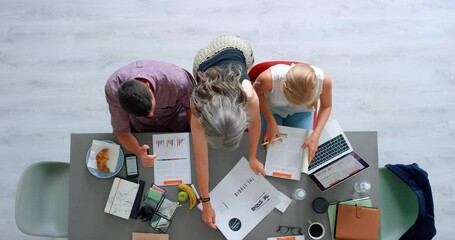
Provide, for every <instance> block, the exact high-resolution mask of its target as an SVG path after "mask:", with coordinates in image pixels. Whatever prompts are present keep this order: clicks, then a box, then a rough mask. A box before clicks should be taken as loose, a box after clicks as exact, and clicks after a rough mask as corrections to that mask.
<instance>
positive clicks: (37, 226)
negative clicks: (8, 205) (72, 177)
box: [15, 162, 70, 237]
mask: <svg viewBox="0 0 455 240" xmlns="http://www.w3.org/2000/svg"><path fill="white" fill-rule="evenodd" d="M69 169H70V165H69V163H66V162H37V163H33V164H31V165H30V166H28V167H27V168H26V169H25V170H24V172H23V173H22V175H21V177H20V179H19V184H18V186H17V192H16V206H15V212H16V225H17V226H18V228H19V229H20V230H21V231H22V232H23V233H25V234H28V235H32V236H42V237H67V235H68V200H69V173H70V171H69Z"/></svg>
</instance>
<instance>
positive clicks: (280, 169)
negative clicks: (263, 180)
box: [264, 126, 309, 181]
mask: <svg viewBox="0 0 455 240" xmlns="http://www.w3.org/2000/svg"><path fill="white" fill-rule="evenodd" d="M278 129H279V130H280V133H281V137H282V141H275V142H274V143H273V144H270V145H269V148H268V150H267V157H266V159H265V167H264V168H265V173H266V175H268V176H273V177H279V178H285V179H291V180H297V181H298V180H300V177H301V172H302V164H303V149H302V144H303V143H304V142H305V139H306V134H307V132H308V131H309V130H308V129H302V128H291V127H285V126H278Z"/></svg>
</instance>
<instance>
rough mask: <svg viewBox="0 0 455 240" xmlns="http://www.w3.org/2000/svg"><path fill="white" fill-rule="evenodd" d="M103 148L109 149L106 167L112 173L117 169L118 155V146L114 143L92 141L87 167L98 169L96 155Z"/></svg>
mask: <svg viewBox="0 0 455 240" xmlns="http://www.w3.org/2000/svg"><path fill="white" fill-rule="evenodd" d="M105 148H108V149H109V160H107V162H106V166H107V167H108V168H109V171H110V172H112V173H113V172H115V170H116V168H117V161H118V155H119V151H120V146H119V145H118V144H115V143H109V142H104V141H98V140H93V141H92V148H91V150H90V157H89V159H88V161H87V166H88V167H90V168H94V169H98V167H97V166H96V154H98V153H99V152H100V151H101V150H103V149H105Z"/></svg>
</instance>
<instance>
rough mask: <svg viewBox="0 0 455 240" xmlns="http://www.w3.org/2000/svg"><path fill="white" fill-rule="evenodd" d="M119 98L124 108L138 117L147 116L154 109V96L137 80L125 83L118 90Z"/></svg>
mask: <svg viewBox="0 0 455 240" xmlns="http://www.w3.org/2000/svg"><path fill="white" fill-rule="evenodd" d="M117 97H118V100H119V102H120V105H121V106H122V108H123V109H124V110H125V111H127V112H128V113H130V114H131V115H134V116H137V117H143V116H147V115H148V114H149V113H150V109H152V95H151V94H150V91H149V90H148V89H147V86H146V85H144V84H143V83H142V82H140V81H139V80H137V79H130V80H127V81H125V82H123V83H122V84H121V85H120V87H119V88H118V90H117Z"/></svg>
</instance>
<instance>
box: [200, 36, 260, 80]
mask: <svg viewBox="0 0 455 240" xmlns="http://www.w3.org/2000/svg"><path fill="white" fill-rule="evenodd" d="M226 48H235V49H238V50H240V51H241V52H242V53H243V56H245V60H246V68H247V69H250V68H251V66H252V65H253V61H254V58H253V50H252V49H251V45H250V43H249V42H248V41H246V40H245V39H242V38H240V37H237V36H232V35H223V36H219V37H217V38H216V39H215V40H213V41H212V42H211V43H210V44H209V45H208V46H206V47H203V48H201V49H200V50H199V52H198V53H197V54H196V57H195V58H194V63H193V74H194V75H193V76H194V77H196V76H197V69H198V68H199V65H201V63H202V62H204V61H206V60H208V59H210V58H211V57H213V56H215V55H216V54H217V53H219V52H221V51H222V50H224V49H226Z"/></svg>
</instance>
